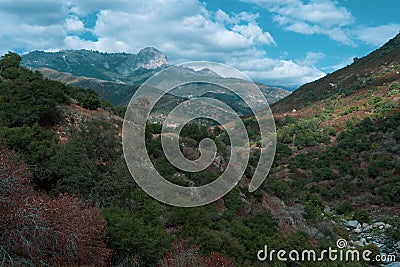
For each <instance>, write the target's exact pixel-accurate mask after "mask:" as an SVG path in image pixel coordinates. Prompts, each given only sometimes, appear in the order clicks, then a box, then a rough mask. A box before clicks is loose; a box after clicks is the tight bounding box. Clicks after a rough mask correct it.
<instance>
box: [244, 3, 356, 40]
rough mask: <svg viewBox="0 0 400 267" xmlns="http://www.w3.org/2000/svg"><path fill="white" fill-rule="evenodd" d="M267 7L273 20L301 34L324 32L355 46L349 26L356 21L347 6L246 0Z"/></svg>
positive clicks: (286, 28) (334, 38)
mask: <svg viewBox="0 0 400 267" xmlns="http://www.w3.org/2000/svg"><path fill="white" fill-rule="evenodd" d="M242 1H244V2H249V3H253V4H256V5H259V6H261V7H263V8H266V9H267V10H268V11H270V12H272V13H274V14H275V15H274V17H273V20H274V21H275V22H277V23H278V24H279V25H280V26H282V27H283V28H284V29H285V30H288V31H292V32H296V33H301V34H307V35H311V34H323V35H326V36H328V37H329V38H331V39H332V40H334V41H338V42H340V43H343V44H346V45H354V42H353V40H352V38H351V34H350V32H349V31H348V30H347V29H346V28H345V26H348V25H351V24H353V23H354V18H353V16H352V15H351V14H350V12H348V11H347V9H346V8H345V7H341V6H338V5H337V3H336V1H332V0H311V1H310V2H309V3H304V2H303V1H301V0H285V1H280V0H265V1H259V0H242Z"/></svg>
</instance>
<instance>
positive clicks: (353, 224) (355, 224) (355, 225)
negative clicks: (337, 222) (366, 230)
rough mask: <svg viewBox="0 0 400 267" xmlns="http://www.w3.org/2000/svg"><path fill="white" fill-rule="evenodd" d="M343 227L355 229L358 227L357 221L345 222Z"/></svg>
mask: <svg viewBox="0 0 400 267" xmlns="http://www.w3.org/2000/svg"><path fill="white" fill-rule="evenodd" d="M344 225H345V226H347V227H351V228H356V227H357V225H358V221H357V220H353V221H347V222H346V223H345V224H344Z"/></svg>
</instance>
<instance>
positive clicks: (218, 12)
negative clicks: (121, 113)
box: [0, 0, 400, 88]
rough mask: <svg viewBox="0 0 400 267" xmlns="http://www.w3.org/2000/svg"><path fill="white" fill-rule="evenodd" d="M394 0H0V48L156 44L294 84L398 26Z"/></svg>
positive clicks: (399, 6)
mask: <svg viewBox="0 0 400 267" xmlns="http://www.w3.org/2000/svg"><path fill="white" fill-rule="evenodd" d="M398 10H400V1H398V0H382V1H377V0H223V1H222V0H205V1H202V0H114V1H110V0H18V1H15V0H0V25H1V27H0V54H1V55H3V54H5V53H7V52H8V51H12V52H17V53H20V54H23V53H27V52H29V51H33V50H44V51H58V50H61V49H91V50H97V51H101V52H127V53H137V52H138V51H139V50H140V49H142V48H144V47H148V46H151V47H155V48H157V49H158V50H160V51H161V52H163V53H165V54H166V55H167V57H168V60H169V62H170V64H179V63H184V62H188V61H213V62H218V63H224V64H227V65H229V66H231V67H234V68H237V69H238V70H239V71H242V72H243V73H244V74H246V75H248V76H249V77H250V78H251V79H253V80H254V81H258V82H264V83H266V84H268V85H281V86H288V87H293V88H295V87H297V86H299V85H301V84H304V83H307V82H310V81H313V80H316V79H318V78H321V77H323V76H324V75H326V74H327V73H330V72H333V71H335V70H337V69H339V68H341V67H344V66H346V65H347V64H350V63H352V61H353V58H354V57H362V56H365V55H367V54H368V53H369V52H371V51H373V50H375V49H376V48H378V47H379V46H381V45H383V44H384V43H385V42H386V41H388V40H389V39H391V38H392V37H394V36H395V35H396V34H397V33H399V31H400V16H399V15H398Z"/></svg>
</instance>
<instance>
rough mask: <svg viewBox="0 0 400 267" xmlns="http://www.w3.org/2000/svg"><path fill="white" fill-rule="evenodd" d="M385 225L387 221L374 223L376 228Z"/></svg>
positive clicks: (373, 225)
mask: <svg viewBox="0 0 400 267" xmlns="http://www.w3.org/2000/svg"><path fill="white" fill-rule="evenodd" d="M385 225H386V223H384V222H376V223H374V224H372V227H374V228H376V227H379V226H383V227H385Z"/></svg>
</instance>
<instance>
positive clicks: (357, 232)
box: [353, 228, 362, 234]
mask: <svg viewBox="0 0 400 267" xmlns="http://www.w3.org/2000/svg"><path fill="white" fill-rule="evenodd" d="M353 232H354V233H356V234H359V233H361V232H362V231H361V229H360V228H356V229H354V230H353Z"/></svg>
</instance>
